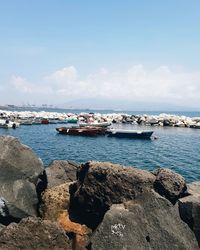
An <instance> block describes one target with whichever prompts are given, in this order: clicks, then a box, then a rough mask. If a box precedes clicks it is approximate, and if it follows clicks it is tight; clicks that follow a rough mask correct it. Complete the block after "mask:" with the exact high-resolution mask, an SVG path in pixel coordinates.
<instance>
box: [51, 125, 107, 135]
mask: <svg viewBox="0 0 200 250" xmlns="http://www.w3.org/2000/svg"><path fill="white" fill-rule="evenodd" d="M56 130H57V131H58V132H59V133H60V134H65V135H82V136H97V135H105V133H106V129H105V128H101V127H82V128H81V127H71V128H69V127H60V128H56Z"/></svg>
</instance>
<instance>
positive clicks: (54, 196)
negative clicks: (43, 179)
mask: <svg viewBox="0 0 200 250" xmlns="http://www.w3.org/2000/svg"><path fill="white" fill-rule="evenodd" d="M71 183H72V182H69V183H64V184H61V185H59V186H55V187H52V188H49V189H47V190H45V192H44V193H43V194H42V203H41V208H40V210H41V211H40V212H41V215H42V218H43V219H46V220H51V221H57V218H58V216H59V214H60V213H61V212H62V211H63V210H68V208H69V185H70V184H71Z"/></svg>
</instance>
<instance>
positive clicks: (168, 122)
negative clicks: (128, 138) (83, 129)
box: [0, 110, 200, 129]
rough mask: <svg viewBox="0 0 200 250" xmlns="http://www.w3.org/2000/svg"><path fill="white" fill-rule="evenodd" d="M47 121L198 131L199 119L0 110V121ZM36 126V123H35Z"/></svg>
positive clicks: (199, 127)
mask: <svg viewBox="0 0 200 250" xmlns="http://www.w3.org/2000/svg"><path fill="white" fill-rule="evenodd" d="M41 118H42V119H48V120H50V121H54V122H55V123H56V122H59V123H60V122H62V121H65V122H66V121H67V120H74V121H78V122H88V121H90V122H91V121H95V122H110V123H123V124H133V125H143V126H162V127H165V126H168V127H181V128H183V127H185V128H196V129H200V117H187V116H178V115H171V114H165V113H161V114H159V115H147V114H141V115H136V114H134V113H133V114H132V115H130V114H125V113H120V114H119V113H108V114H101V113H79V114H73V113H59V112H46V111H39V112H36V111H7V110H6V111H5V110H0V119H4V120H6V119H8V120H11V121H13V122H19V123H20V122H21V121H24V120H27V119H31V121H33V120H38V119H41ZM37 124H38V123H37Z"/></svg>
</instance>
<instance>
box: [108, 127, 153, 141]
mask: <svg viewBox="0 0 200 250" xmlns="http://www.w3.org/2000/svg"><path fill="white" fill-rule="evenodd" d="M106 134H107V135H108V136H109V137H118V138H134V139H150V138H151V136H152V134H153V131H140V130H125V129H109V130H107V131H106Z"/></svg>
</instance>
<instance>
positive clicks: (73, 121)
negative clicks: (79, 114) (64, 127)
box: [67, 118, 78, 123]
mask: <svg viewBox="0 0 200 250" xmlns="http://www.w3.org/2000/svg"><path fill="white" fill-rule="evenodd" d="M67 122H68V123H77V122H78V119H75V118H72V119H68V120H67Z"/></svg>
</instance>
